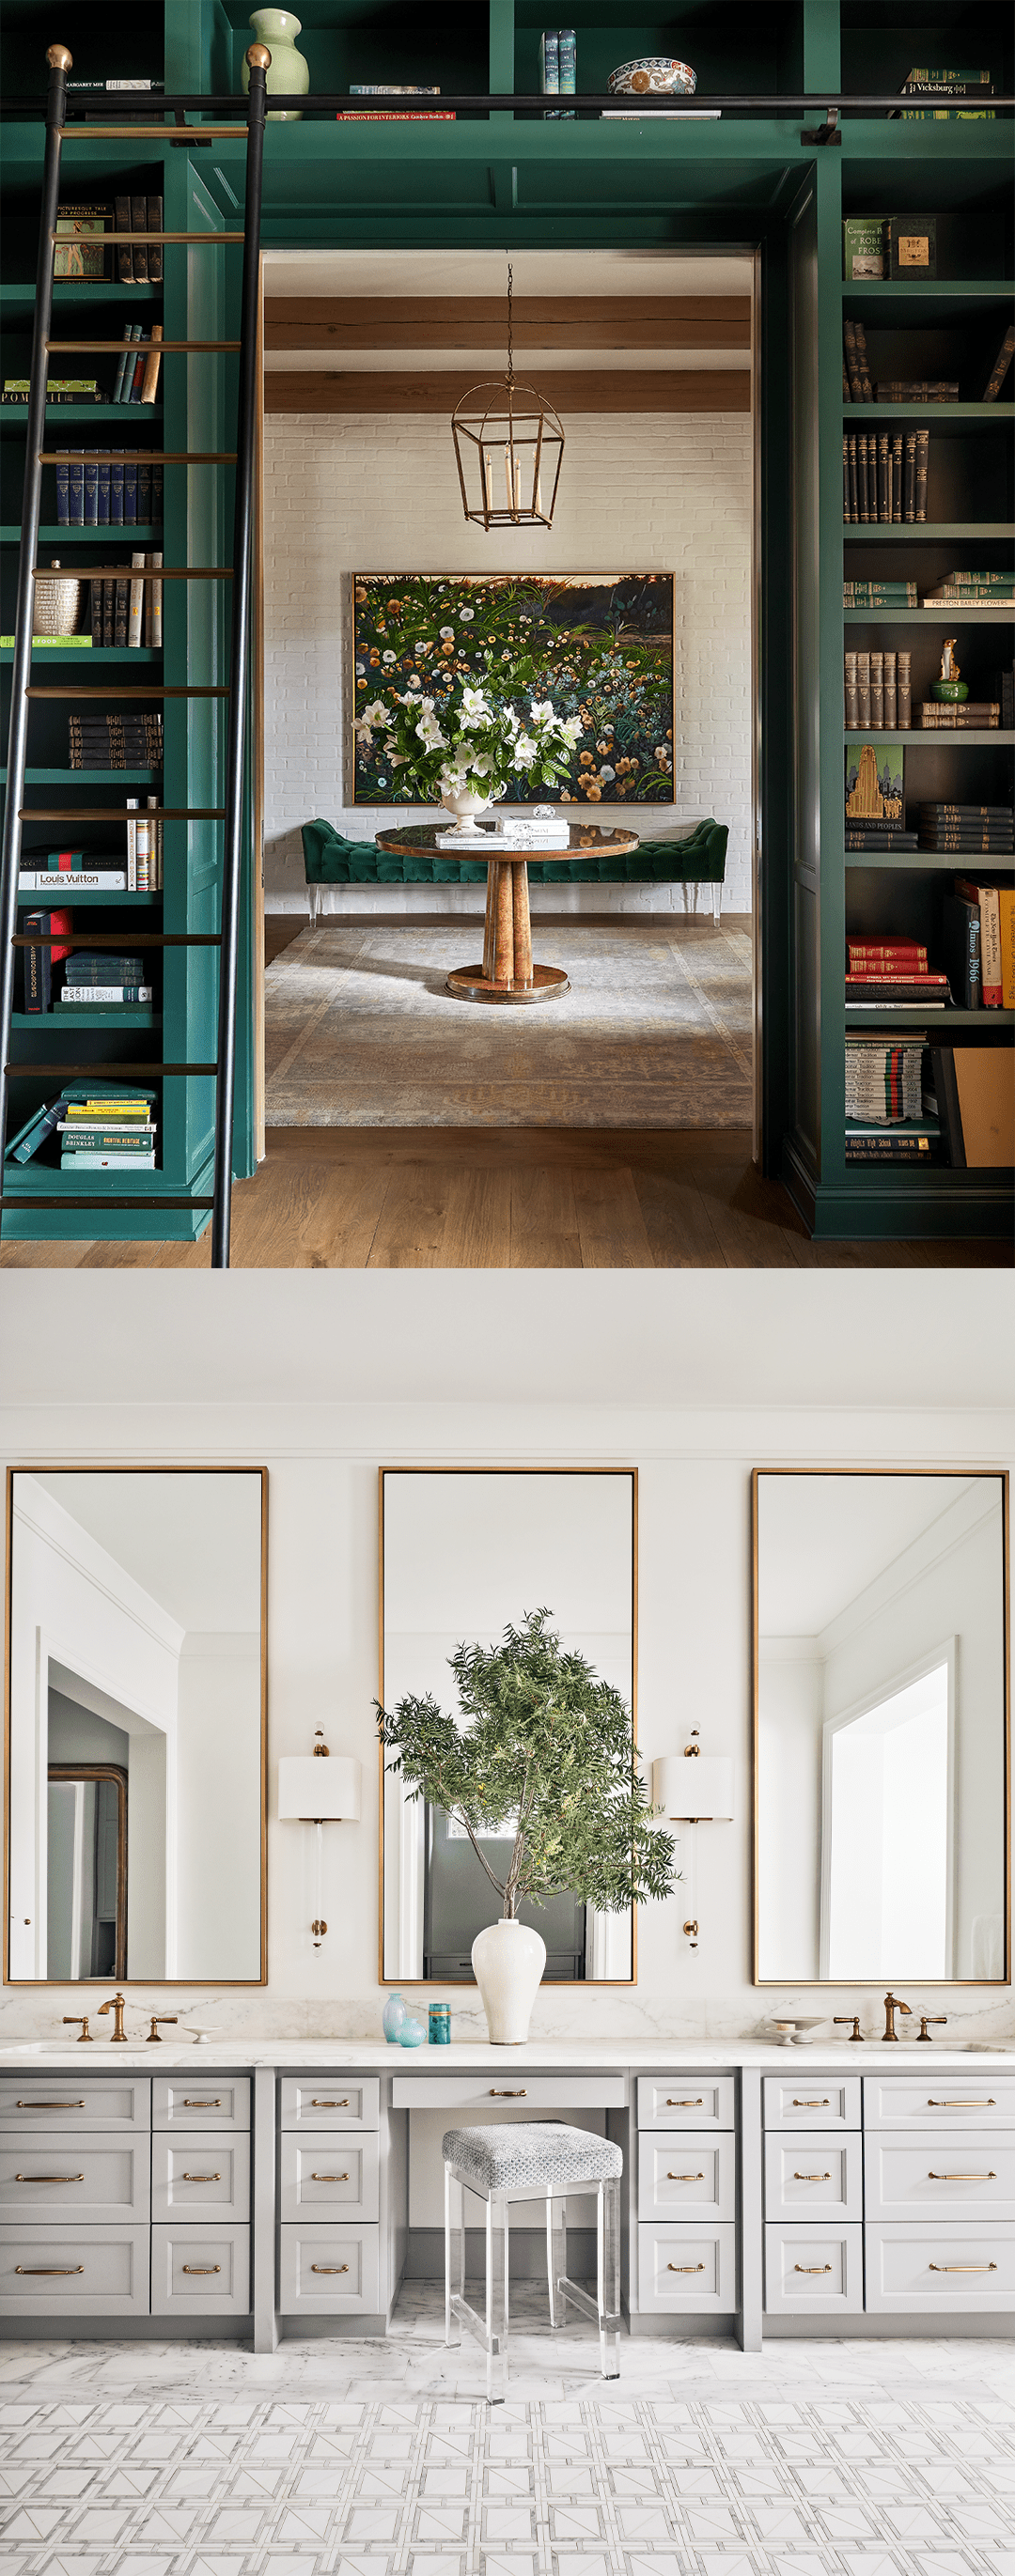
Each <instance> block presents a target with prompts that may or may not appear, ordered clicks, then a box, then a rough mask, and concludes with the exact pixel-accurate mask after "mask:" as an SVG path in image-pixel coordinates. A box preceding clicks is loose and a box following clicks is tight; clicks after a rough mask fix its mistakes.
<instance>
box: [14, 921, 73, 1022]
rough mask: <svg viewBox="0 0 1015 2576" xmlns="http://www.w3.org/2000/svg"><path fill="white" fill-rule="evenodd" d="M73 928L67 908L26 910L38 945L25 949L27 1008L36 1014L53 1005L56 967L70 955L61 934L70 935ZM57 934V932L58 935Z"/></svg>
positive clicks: (30, 929) (29, 929)
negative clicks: (41, 910) (54, 971)
mask: <svg viewBox="0 0 1015 2576" xmlns="http://www.w3.org/2000/svg"><path fill="white" fill-rule="evenodd" d="M73 927H74V919H73V914H71V913H69V912H67V911H66V910H60V911H58V912H26V914H25V930H26V932H27V933H28V934H29V935H31V933H33V932H34V933H35V934H36V936H37V939H38V945H37V946H33V947H31V948H26V949H25V950H24V951H23V955H24V961H25V1010H26V1011H28V1012H30V1013H31V1014H32V1015H33V1017H34V1016H35V1014H36V1013H40V1012H43V1011H48V1010H50V1009H51V1007H52V1001H53V968H54V966H58V965H60V964H61V962H62V960H63V959H64V958H65V957H66V956H67V955H68V951H67V949H66V948H65V947H63V946H62V945H61V936H60V935H61V934H62V937H63V938H64V939H66V938H69V936H70V934H71V932H72V930H73ZM54 933H56V934H57V936H56V937H54Z"/></svg>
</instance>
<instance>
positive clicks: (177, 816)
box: [18, 770, 226, 823]
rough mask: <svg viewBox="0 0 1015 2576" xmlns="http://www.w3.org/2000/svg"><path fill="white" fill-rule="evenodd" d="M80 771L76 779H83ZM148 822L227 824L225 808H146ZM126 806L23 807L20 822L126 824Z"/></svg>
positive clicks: (170, 806) (19, 811) (20, 807)
mask: <svg viewBox="0 0 1015 2576" xmlns="http://www.w3.org/2000/svg"><path fill="white" fill-rule="evenodd" d="M82 775H83V773H82V772H81V771H80V770H79V771H78V772H77V776H78V777H80V776H82ZM145 813H146V815H147V817H148V821H149V822H151V821H152V819H153V817H154V820H155V821H156V822H158V823H224V822H225V819H226V809H225V806H224V805H147V806H146V807H145ZM126 820H127V808H126V805H125V804H124V805H21V806H19V808H18V821H19V823H125V822H126Z"/></svg>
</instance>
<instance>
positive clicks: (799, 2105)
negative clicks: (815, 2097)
mask: <svg viewBox="0 0 1015 2576" xmlns="http://www.w3.org/2000/svg"><path fill="white" fill-rule="evenodd" d="M831 2107H832V2105H831V2102H830V2099H829V2096H828V2094H827V2093H826V2094H825V2095H824V2098H823V2100H822V2101H820V2102H798V2101H797V2098H796V2094H795V2093H794V2095H793V2108H794V2111H830V2110H831ZM799 2269H800V2266H799V2264H798V2265H797V2270H798V2271H799Z"/></svg>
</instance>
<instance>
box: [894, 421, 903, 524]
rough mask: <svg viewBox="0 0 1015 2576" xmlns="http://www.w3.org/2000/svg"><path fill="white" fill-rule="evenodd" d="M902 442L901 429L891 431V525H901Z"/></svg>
mask: <svg viewBox="0 0 1015 2576" xmlns="http://www.w3.org/2000/svg"><path fill="white" fill-rule="evenodd" d="M902 456H903V441H902V431H901V429H893V431H892V524H893V526H897V527H901V525H902V478H903V462H902Z"/></svg>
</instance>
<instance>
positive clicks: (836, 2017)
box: [832, 2013, 863, 2042]
mask: <svg viewBox="0 0 1015 2576" xmlns="http://www.w3.org/2000/svg"><path fill="white" fill-rule="evenodd" d="M832 2020H833V2022H835V2023H836V2024H838V2023H839V2022H841V2021H843V2022H844V2021H851V2022H852V2024H853V2028H852V2030H851V2031H850V2034H849V2036H850V2039H851V2040H853V2039H858V2040H860V2041H861V2042H862V2040H863V2032H862V2030H861V2028H860V2015H859V2013H833V2014H832Z"/></svg>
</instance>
